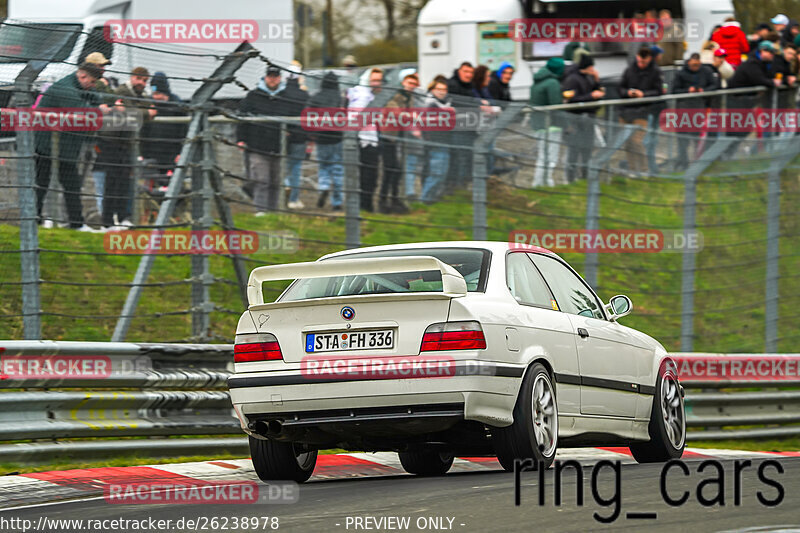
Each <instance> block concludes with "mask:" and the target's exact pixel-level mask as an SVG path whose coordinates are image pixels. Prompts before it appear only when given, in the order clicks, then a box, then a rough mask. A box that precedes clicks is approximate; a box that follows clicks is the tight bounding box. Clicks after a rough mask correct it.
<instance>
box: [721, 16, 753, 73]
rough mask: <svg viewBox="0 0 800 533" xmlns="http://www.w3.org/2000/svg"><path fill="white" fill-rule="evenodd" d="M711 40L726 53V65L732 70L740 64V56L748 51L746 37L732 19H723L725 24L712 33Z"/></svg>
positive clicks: (748, 46)
mask: <svg viewBox="0 0 800 533" xmlns="http://www.w3.org/2000/svg"><path fill="white" fill-rule="evenodd" d="M711 40H712V41H714V42H716V43H717V44H719V46H720V48H724V49H725V50H726V51H727V52H728V63H730V64H731V66H732V67H733V68H734V69H735V68H736V67H738V66H739V65H740V64H741V63H742V54H746V53H747V52H748V51H749V50H750V45H749V44H748V42H747V36H746V35H745V34H744V32H743V31H742V28H741V27H740V25H739V23H738V22H736V19H734V18H733V17H728V18H726V19H725V23H724V24H723V25H722V27H721V28H720V29H718V30H717V31H715V32H714V34H713V35H712V36H711Z"/></svg>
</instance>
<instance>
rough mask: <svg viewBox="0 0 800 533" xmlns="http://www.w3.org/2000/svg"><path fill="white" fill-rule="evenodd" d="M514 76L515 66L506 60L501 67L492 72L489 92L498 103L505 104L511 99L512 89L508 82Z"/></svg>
mask: <svg viewBox="0 0 800 533" xmlns="http://www.w3.org/2000/svg"><path fill="white" fill-rule="evenodd" d="M513 76H514V66H513V65H512V64H511V63H508V62H507V61H504V62H503V63H502V64H501V65H500V68H498V69H497V70H496V71H494V72H493V73H492V79H491V80H489V94H490V95H491V96H492V100H493V101H494V103H495V104H496V105H499V106H505V105H506V102H510V101H511V89H510V88H509V86H508V84H509V83H511V78H512V77H513Z"/></svg>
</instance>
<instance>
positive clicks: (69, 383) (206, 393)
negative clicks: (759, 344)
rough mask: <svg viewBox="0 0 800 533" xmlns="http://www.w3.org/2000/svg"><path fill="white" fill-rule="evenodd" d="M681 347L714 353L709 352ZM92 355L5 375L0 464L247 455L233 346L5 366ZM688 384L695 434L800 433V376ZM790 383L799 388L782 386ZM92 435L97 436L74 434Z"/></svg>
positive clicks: (50, 348) (0, 352)
mask: <svg viewBox="0 0 800 533" xmlns="http://www.w3.org/2000/svg"><path fill="white" fill-rule="evenodd" d="M675 355H676V356H679V357H680V358H681V359H691V358H693V357H694V358H700V357H702V358H705V359H708V357H709V355H710V354H692V353H681V354H675ZM716 355H717V356H719V357H720V358H722V357H728V356H727V355H726V354H716ZM731 357H732V358H733V357H736V356H735V355H733V356H731ZM750 357H752V355H751V356H750ZM9 358H10V359H11V361H14V362H13V363H10V362H9V361H8V360H9ZM84 358H93V360H94V361H101V362H104V363H106V365H105V366H102V365H101V367H102V368H103V369H104V375H103V376H102V377H90V378H82V379H73V378H72V377H59V378H55V379H53V378H44V377H42V374H41V373H39V374H35V375H29V376H16V377H15V376H14V375H8V376H2V375H0V443H3V444H0V462H37V461H44V460H52V459H54V458H56V457H69V458H77V457H90V458H101V457H107V456H113V455H118V454H122V453H136V454H139V455H145V456H172V455H214V454H220V453H224V452H227V453H236V454H246V453H247V445H246V441H245V440H244V439H242V437H241V434H240V430H239V422H238V420H237V419H236V417H235V416H234V413H233V410H232V406H231V403H230V398H229V396H228V392H227V390H225V389H226V388H227V385H226V381H227V378H228V376H230V375H231V373H232V370H233V346H232V345H230V344H147V343H120V342H88V343H84V342H56V341H0V362H2V363H3V365H8V364H14V365H19V364H27V362H28V361H33V360H36V361H38V364H40V366H39V367H26V368H28V369H29V370H30V368H33V369H34V370H35V369H36V368H39V369H41V368H42V367H41V364H42V362H43V361H45V360H48V361H50V363H51V364H55V363H56V362H57V361H62V363H60V364H61V365H62V367H63V368H68V367H67V366H65V365H68V363H69V362H70V361H81V360H82V359H84ZM20 361H22V363H20ZM2 368H8V367H6V366H0V369H2ZM15 368H17V369H19V368H20V367H19V366H16V367H15ZM683 384H684V386H685V387H686V388H687V393H686V414H687V427H688V428H689V434H688V439H689V440H722V439H749V438H768V437H769V438H781V437H787V436H796V435H800V388H798V387H800V378H798V380H782V381H736V382H731V381H689V380H684V381H683ZM733 387H740V388H741V387H751V388H755V387H759V388H761V390H758V391H737V390H735V389H734V388H733ZM786 388H798V390H779V389H786ZM53 389H58V390H53ZM709 389H715V390H711V391H709ZM716 389H718V390H716ZM193 435H198V436H199V435H204V436H209V435H231V436H233V435H236V437H235V438H230V437H229V438H221V437H198V438H194V437H192V436H193ZM120 437H124V439H120ZM131 437H135V438H131ZM164 437H185V438H169V439H168V438H164ZM86 438H93V440H72V439H86ZM14 441H33V442H16V443H15V442H14Z"/></svg>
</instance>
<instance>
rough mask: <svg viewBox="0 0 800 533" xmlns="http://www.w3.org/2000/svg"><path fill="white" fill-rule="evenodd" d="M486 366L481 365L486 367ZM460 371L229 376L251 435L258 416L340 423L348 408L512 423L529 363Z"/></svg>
mask: <svg viewBox="0 0 800 533" xmlns="http://www.w3.org/2000/svg"><path fill="white" fill-rule="evenodd" d="M482 365H483V366H482ZM457 366H458V367H459V369H460V371H458V372H456V375H453V376H449V377H435V378H423V377H417V378H413V379H408V378H401V379H396V378H382V379H350V378H335V377H326V378H323V379H320V378H309V377H308V376H305V375H303V374H302V372H301V371H300V370H299V369H293V370H283V371H271V372H257V373H240V374H236V375H234V376H232V377H231V378H229V380H228V385H229V387H230V393H231V400H232V402H233V406H234V409H235V411H236V415H237V416H238V417H239V420H240V422H241V425H242V429H244V430H245V431H246V432H247V433H249V434H253V429H252V427H253V424H254V423H255V422H256V421H258V420H264V419H280V420H284V421H287V422H290V423H291V420H295V421H298V420H301V419H309V416H310V415H311V414H312V412H313V420H315V421H316V423H320V424H323V423H325V422H326V419H327V420H330V421H331V422H335V421H337V420H338V421H340V420H341V417H342V416H343V413H344V414H345V416H350V415H349V414H348V413H349V411H348V410H356V411H355V413H354V415H353V416H355V415H357V414H358V410H372V411H375V410H379V411H380V410H381V409H383V410H384V411H385V413H384V415H383V419H384V420H385V421H387V422H390V421H391V420H392V419H393V418H396V419H397V420H398V421H401V420H407V419H408V418H409V416H411V417H413V416H417V415H418V414H419V413H420V412H421V411H423V410H422V409H414V408H413V406H442V407H444V406H447V411H448V412H450V414H451V415H452V414H454V413H452V411H453V410H454V409H455V408H454V406H463V412H462V413H461V414H462V417H463V419H464V420H473V421H477V422H481V423H484V424H488V425H493V426H507V425H509V424H511V422H512V421H513V419H512V411H513V409H514V404H515V402H516V398H517V392H518V391H519V387H520V383H521V380H522V376H523V374H524V371H525V367H524V366H521V365H512V364H506V363H502V364H501V363H496V364H492V365H491V373H489V372H488V371H484V373H478V372H481V370H480V369H481V368H483V369H484V370H485V369H486V368H487V367H486V366H485V363H482V362H480V361H459V362H458V363H457ZM397 406H409V407H411V408H410V409H407V410H405V411H411V412H410V413H406V412H405V411H403V412H399V411H397V412H395V413H394V414H392V411H393V409H392V408H396V407H397Z"/></svg>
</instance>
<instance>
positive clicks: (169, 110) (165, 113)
mask: <svg viewBox="0 0 800 533" xmlns="http://www.w3.org/2000/svg"><path fill="white" fill-rule="evenodd" d="M150 90H151V93H152V96H153V100H155V109H156V113H157V114H158V116H160V117H180V116H183V115H184V114H185V113H184V111H183V110H182V109H181V99H180V98H179V97H178V96H177V95H175V94H174V93H173V92H172V91H171V90H170V86H169V79H168V78H167V75H166V74H164V73H163V72H156V73H154V74H153V77H152V78H151V80H150ZM188 129H189V126H188V125H187V124H177V123H166V122H155V121H148V122H145V124H144V127H143V129H142V143H141V148H142V157H143V158H144V159H152V160H154V161H155V165H156V168H157V169H158V173H159V174H163V175H171V174H172V171H173V170H174V168H175V161H176V159H177V157H178V155H180V153H181V149H182V148H183V141H184V139H185V138H186V133H187V131H188Z"/></svg>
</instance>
